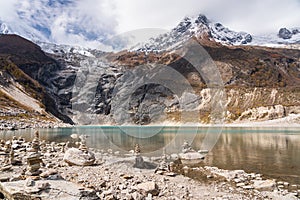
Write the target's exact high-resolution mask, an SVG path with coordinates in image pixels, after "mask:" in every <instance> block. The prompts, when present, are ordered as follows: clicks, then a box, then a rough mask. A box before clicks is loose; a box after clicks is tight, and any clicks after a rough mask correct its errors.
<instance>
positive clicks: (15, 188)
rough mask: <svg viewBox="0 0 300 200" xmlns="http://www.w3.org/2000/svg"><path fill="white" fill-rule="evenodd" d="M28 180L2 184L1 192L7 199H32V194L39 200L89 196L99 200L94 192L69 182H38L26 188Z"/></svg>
mask: <svg viewBox="0 0 300 200" xmlns="http://www.w3.org/2000/svg"><path fill="white" fill-rule="evenodd" d="M25 183H26V180H21V181H14V182H7V183H0V192H1V193H3V194H4V196H5V197H6V198H7V199H32V198H31V197H32V194H34V197H36V198H37V199H54V198H53V197H55V199H64V200H74V199H83V197H85V196H88V197H89V198H90V199H97V196H96V194H94V192H93V191H92V190H88V189H86V188H84V190H81V188H82V187H81V186H79V185H77V184H75V183H72V182H68V181H65V180H38V181H36V182H35V183H36V184H35V186H33V187H27V188H26V187H24V186H25Z"/></svg>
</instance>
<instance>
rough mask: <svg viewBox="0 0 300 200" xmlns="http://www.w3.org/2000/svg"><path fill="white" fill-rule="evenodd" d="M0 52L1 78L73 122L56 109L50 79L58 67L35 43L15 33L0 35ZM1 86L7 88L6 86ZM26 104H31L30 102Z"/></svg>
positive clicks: (55, 113) (52, 112)
mask: <svg viewBox="0 0 300 200" xmlns="http://www.w3.org/2000/svg"><path fill="white" fill-rule="evenodd" d="M0 55H1V58H2V64H1V69H2V79H3V80H5V81H6V82H7V81H8V82H10V84H9V85H10V86H13V85H14V87H16V88H20V87H21V88H23V89H21V90H22V91H23V92H21V91H20V93H24V92H25V93H28V94H29V96H30V98H34V99H35V100H36V101H38V102H39V104H41V105H42V106H43V107H44V108H45V111H46V112H49V113H51V114H52V115H54V116H55V117H57V118H59V119H61V120H63V121H64V122H66V123H72V121H71V120H70V118H69V117H67V116H66V115H63V114H61V112H60V111H59V110H58V108H57V104H56V100H57V98H56V91H55V87H53V82H54V81H53V79H52V78H53V77H55V74H56V73H58V72H59V71H60V70H61V67H60V66H59V65H58V63H57V62H56V61H55V60H54V59H53V58H50V57H48V56H47V55H46V54H45V53H44V52H43V51H42V50H41V49H40V47H39V46H37V45H36V44H34V43H32V42H30V41H28V40H26V39H24V38H21V37H20V36H16V35H0ZM5 77H6V78H5ZM8 77H9V78H8ZM12 82H14V83H13V84H12ZM16 84H18V85H19V86H16ZM2 86H3V87H2V88H5V89H7V87H6V85H2ZM9 93H10V92H9ZM10 95H11V96H14V95H12V94H10ZM17 101H18V100H17ZM25 102H27V101H25ZM28 104H31V103H30V101H29V102H28Z"/></svg>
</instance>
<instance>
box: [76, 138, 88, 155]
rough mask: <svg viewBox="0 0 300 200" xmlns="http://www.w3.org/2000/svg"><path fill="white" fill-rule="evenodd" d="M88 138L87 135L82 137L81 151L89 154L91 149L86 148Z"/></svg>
mask: <svg viewBox="0 0 300 200" xmlns="http://www.w3.org/2000/svg"><path fill="white" fill-rule="evenodd" d="M87 137H88V136H87V135H80V136H79V138H80V143H79V144H80V145H79V148H78V149H79V150H81V151H83V152H85V153H87V152H88V151H89V148H88V147H87V146H86V138H87Z"/></svg>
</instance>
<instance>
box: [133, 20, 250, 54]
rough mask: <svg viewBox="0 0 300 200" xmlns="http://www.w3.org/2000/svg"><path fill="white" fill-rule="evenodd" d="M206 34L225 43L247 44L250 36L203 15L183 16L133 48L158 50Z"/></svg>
mask: <svg viewBox="0 0 300 200" xmlns="http://www.w3.org/2000/svg"><path fill="white" fill-rule="evenodd" d="M204 35H206V36H208V38H209V39H211V40H215V41H217V42H221V43H223V44H226V45H241V44H248V43H250V42H251V41H252V36H251V35H250V34H248V33H245V32H235V31H232V30H230V29H229V28H226V27H224V26H223V25H222V24H221V23H215V22H212V21H210V20H209V19H208V18H207V17H206V16H205V15H202V14H200V15H198V16H196V17H186V18H184V19H183V20H182V21H181V22H180V23H179V24H178V25H177V26H176V27H175V28H173V29H172V30H171V31H170V32H168V33H165V34H162V35H160V36H159V37H157V38H151V39H150V40H149V42H148V43H145V44H142V45H141V46H140V47H139V46H136V47H134V48H133V49H139V50H142V51H160V50H166V49H169V48H172V47H174V46H176V45H178V43H181V42H184V41H187V40H188V39H190V38H191V37H193V36H196V37H201V36H204Z"/></svg>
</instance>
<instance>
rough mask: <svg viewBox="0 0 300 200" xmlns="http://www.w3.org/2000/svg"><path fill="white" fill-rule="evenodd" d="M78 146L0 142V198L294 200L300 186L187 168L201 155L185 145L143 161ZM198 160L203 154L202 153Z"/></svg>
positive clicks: (138, 152) (135, 154)
mask: <svg viewBox="0 0 300 200" xmlns="http://www.w3.org/2000/svg"><path fill="white" fill-rule="evenodd" d="M76 137H78V138H80V142H79V143H78V144H77V146H76V145H75V146H74V145H73V147H69V146H70V145H69V143H68V142H67V143H55V142H51V143H49V142H47V141H40V140H39V133H38V132H36V133H35V137H34V138H33V139H32V141H25V139H23V138H16V137H13V138H12V139H11V140H8V141H3V140H1V141H0V199H9V200H11V199H17V200H19V199H20V200H27V199H68V200H76V199H86V200H89V199H105V200H113V199H124V200H151V199H162V200H164V199H165V200H167V199H168V200H173V199H174V200H177V199H178V200H179V199H180V200H181V199H201V200H202V199H215V200H217V199H220V200H221V199H223V200H226V199H227V200H229V199H243V200H244V199H251V200H252V199H278V200H279V199H280V200H282V199H287V200H288V199H299V198H300V187H299V185H290V184H289V183H288V182H281V181H280V180H273V179H265V178H264V177H263V175H261V174H255V173H246V172H245V171H243V170H231V171H229V170H222V169H218V168H216V167H210V166H204V167H199V165H195V164H191V163H190V162H189V163H188V164H187V163H186V162H185V161H186V160H185V159H186V158H188V159H191V160H189V161H192V160H193V159H194V158H195V160H196V161H197V162H201V160H199V159H203V158H202V157H201V156H199V155H200V154H199V153H197V152H195V151H194V150H192V149H191V148H189V147H188V144H187V143H186V144H184V149H183V151H182V152H181V153H180V154H178V155H174V154H172V155H167V154H165V153H164V154H163V155H162V156H161V157H155V158H154V157H151V158H149V157H146V156H143V153H142V147H140V146H139V145H138V144H136V145H135V146H134V145H133V148H134V150H132V151H130V152H128V154H125V155H121V154H120V152H117V151H116V152H113V151H112V150H111V149H106V150H105V149H101V150H100V149H92V148H88V147H87V145H86V141H85V139H86V137H85V136H84V135H81V136H76ZM201 155H202V154H201Z"/></svg>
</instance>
